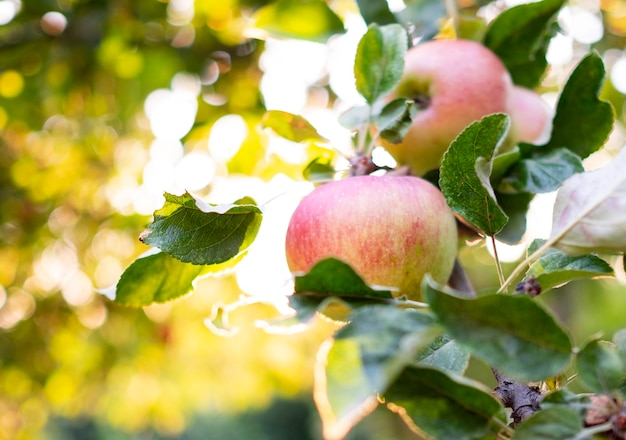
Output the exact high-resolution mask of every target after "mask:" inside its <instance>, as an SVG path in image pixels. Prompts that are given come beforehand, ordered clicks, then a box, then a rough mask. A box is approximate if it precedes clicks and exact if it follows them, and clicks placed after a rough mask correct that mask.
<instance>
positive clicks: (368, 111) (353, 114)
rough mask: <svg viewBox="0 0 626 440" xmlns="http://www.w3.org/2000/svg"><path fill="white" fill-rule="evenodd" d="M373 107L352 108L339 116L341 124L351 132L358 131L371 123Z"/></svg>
mask: <svg viewBox="0 0 626 440" xmlns="http://www.w3.org/2000/svg"><path fill="white" fill-rule="evenodd" d="M371 115H372V107H371V106H369V105H358V106H355V107H350V108H349V109H348V110H346V111H345V112H343V113H342V114H341V115H339V123H340V124H341V125H342V126H343V127H344V128H347V129H349V130H358V129H359V128H361V127H363V126H364V125H365V124H367V123H369V122H370V118H371Z"/></svg>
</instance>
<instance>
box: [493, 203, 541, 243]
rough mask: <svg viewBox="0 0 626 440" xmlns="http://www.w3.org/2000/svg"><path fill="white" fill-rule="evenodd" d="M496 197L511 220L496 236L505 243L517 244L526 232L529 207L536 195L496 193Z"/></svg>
mask: <svg viewBox="0 0 626 440" xmlns="http://www.w3.org/2000/svg"><path fill="white" fill-rule="evenodd" d="M496 196H497V198H498V204H499V205H500V208H502V210H503V211H504V213H505V214H506V216H507V217H508V218H509V222H508V223H507V224H506V225H504V228H502V229H501V230H500V231H499V232H498V233H497V234H496V238H497V239H498V240H501V241H503V242H505V243H509V244H517V243H519V242H520V241H521V240H522V238H523V236H524V233H525V232H526V214H528V206H529V205H530V202H531V201H532V199H533V197H534V194H529V193H520V194H501V193H496Z"/></svg>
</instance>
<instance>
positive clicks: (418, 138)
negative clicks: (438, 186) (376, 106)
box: [383, 40, 512, 175]
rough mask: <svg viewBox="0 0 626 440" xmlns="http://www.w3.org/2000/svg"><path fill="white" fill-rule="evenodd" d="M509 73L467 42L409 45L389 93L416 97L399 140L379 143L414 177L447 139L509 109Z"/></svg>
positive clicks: (431, 165)
mask: <svg viewBox="0 0 626 440" xmlns="http://www.w3.org/2000/svg"><path fill="white" fill-rule="evenodd" d="M511 87H512V82H511V77H510V75H509V73H508V71H507V69H506V67H505V66H504V64H502V62H501V61H500V59H499V58H498V57H497V56H496V55H495V54H494V53H493V52H491V51H490V50H489V49H487V48H486V47H485V46H483V45H482V44H480V43H477V42H474V41H470V40H433V41H428V42H425V43H421V44H418V45H416V46H414V47H412V48H410V49H409V50H408V51H407V53H406V56H405V66H404V73H403V75H402V78H401V79H400V81H399V83H398V85H397V87H396V89H395V90H394V92H393V93H392V95H393V96H392V97H394V98H395V97H406V98H411V99H413V100H414V101H415V103H416V105H417V106H418V114H417V116H416V117H415V119H414V120H413V122H412V124H411V128H410V129H409V132H408V133H407V135H406V137H405V139H404V141H403V142H401V143H399V144H392V143H390V142H383V146H384V147H385V148H386V149H387V150H388V151H389V152H390V153H391V154H392V156H394V158H395V159H396V160H397V161H398V162H399V163H400V164H408V165H409V166H410V168H411V170H412V171H413V173H414V174H416V175H422V174H424V173H425V172H426V171H429V170H431V169H435V168H439V165H440V164H441V158H442V157H443V154H444V153H445V151H446V150H447V149H448V146H449V145H450V143H451V142H452V141H453V140H454V139H455V138H456V137H457V136H458V135H459V133H461V131H463V129H464V128H465V127H467V126H468V125H469V124H471V123H472V122H474V121H478V120H480V119H482V118H483V117H484V116H486V115H489V114H492V113H500V112H502V113H504V112H506V111H507V102H508V101H507V98H508V93H509V90H510V89H511Z"/></svg>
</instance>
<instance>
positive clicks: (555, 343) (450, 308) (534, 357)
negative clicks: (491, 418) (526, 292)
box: [424, 279, 572, 382]
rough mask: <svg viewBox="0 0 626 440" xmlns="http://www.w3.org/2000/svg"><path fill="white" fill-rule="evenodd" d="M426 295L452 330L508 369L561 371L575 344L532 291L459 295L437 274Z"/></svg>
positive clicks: (521, 376)
mask: <svg viewBox="0 0 626 440" xmlns="http://www.w3.org/2000/svg"><path fill="white" fill-rule="evenodd" d="M424 290H425V297H426V299H427V302H428V303H429V304H430V307H431V309H432V311H433V312H434V313H435V314H436V315H437V318H438V320H439V322H440V323H441V324H442V325H443V326H444V327H445V328H446V331H447V333H448V334H449V335H450V336H451V337H453V338H454V339H455V340H456V341H457V342H458V343H459V344H462V345H463V346H465V347H466V348H467V349H469V350H470V352H471V353H472V354H473V355H475V356H476V357H478V358H480V359H482V360H484V361H485V362H487V363H488V364H489V365H491V366H492V367H494V368H496V369H498V370H499V371H501V372H502V373H503V374H506V375H508V376H511V377H514V378H516V379H518V380H521V381H525V382H530V381H537V380H543V379H546V378H548V377H553V376H556V375H557V374H559V372H561V371H562V370H563V369H564V368H565V367H566V366H567V364H568V363H569V360H570V357H571V352H572V346H571V341H570V338H569V336H568V335H567V333H566V332H565V330H563V329H562V328H561V327H560V326H559V324H557V322H556V321H555V319H554V318H553V317H552V316H551V315H550V314H549V313H548V312H547V311H546V310H544V309H543V308H542V307H541V306H540V305H539V304H538V303H537V302H535V301H533V300H532V299H531V298H529V297H526V296H508V295H487V296H482V297H480V298H477V299H463V298H459V297H456V296H453V294H452V293H453V292H446V291H444V290H443V289H442V288H441V287H438V286H437V285H436V284H435V283H434V282H433V281H432V279H429V280H428V283H426V284H425V286H424Z"/></svg>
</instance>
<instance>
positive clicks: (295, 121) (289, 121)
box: [261, 110, 327, 142]
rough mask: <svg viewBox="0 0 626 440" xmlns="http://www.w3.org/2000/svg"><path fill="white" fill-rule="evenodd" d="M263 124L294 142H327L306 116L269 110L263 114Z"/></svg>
mask: <svg viewBox="0 0 626 440" xmlns="http://www.w3.org/2000/svg"><path fill="white" fill-rule="evenodd" d="M261 125H262V126H263V127H264V128H271V129H272V130H274V132H276V134H277V135H279V136H282V137H284V138H285V139H287V140H290V141H292V142H305V141H319V142H327V139H325V138H324V137H322V136H320V134H319V133H318V132H317V130H316V129H315V127H313V125H311V123H310V122H309V121H307V120H306V119H305V118H304V117H302V116H300V115H294V114H292V113H289V112H285V111H281V110H269V111H267V112H265V114H264V115H263V119H262V120H261Z"/></svg>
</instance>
